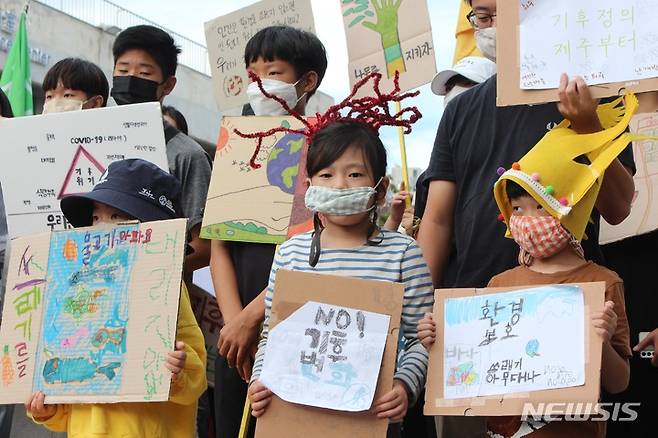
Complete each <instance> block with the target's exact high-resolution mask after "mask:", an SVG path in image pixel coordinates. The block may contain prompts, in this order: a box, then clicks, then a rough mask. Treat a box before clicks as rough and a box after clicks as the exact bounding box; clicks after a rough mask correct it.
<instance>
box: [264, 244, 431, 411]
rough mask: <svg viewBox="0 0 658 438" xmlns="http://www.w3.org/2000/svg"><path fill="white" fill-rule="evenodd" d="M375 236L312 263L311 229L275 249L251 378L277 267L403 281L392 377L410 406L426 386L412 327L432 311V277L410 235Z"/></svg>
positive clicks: (420, 349)
mask: <svg viewBox="0 0 658 438" xmlns="http://www.w3.org/2000/svg"><path fill="white" fill-rule="evenodd" d="M380 237H381V238H382V242H381V243H380V244H379V245H374V246H368V245H363V246H359V247H355V248H347V249H322V252H321V254H320V260H319V261H318V263H317V265H316V266H315V267H312V266H310V265H309V263H308V257H309V252H310V248H311V233H305V234H300V235H297V236H295V237H293V238H292V239H290V240H288V241H287V242H286V243H284V244H283V245H282V246H281V247H280V248H279V251H278V252H277V254H276V256H275V257H274V263H273V264H272V270H271V272H270V280H269V284H268V286H267V292H266V295H265V320H264V322H263V332H262V338H261V341H260V343H259V344H258V353H257V354H256V360H255V362H254V368H253V373H252V381H253V380H256V379H258V377H259V376H260V372H261V369H262V366H263V356H264V354H265V344H266V343H267V336H268V333H269V320H270V315H271V311H272V296H273V294H274V279H275V276H276V272H277V270H278V269H280V268H281V269H286V270H289V271H300V272H313V273H321V274H332V275H342V276H345V277H355V278H361V279H366V280H385V281H392V282H397V283H403V284H404V286H405V292H404V299H403V302H402V320H401V330H402V333H403V336H404V353H403V354H402V356H401V357H400V358H399V360H398V369H397V371H396V372H395V378H396V379H399V380H401V381H403V382H404V383H405V384H406V385H407V387H408V388H409V390H410V391H411V396H412V397H411V399H410V404H411V403H412V402H413V401H415V400H416V398H417V397H418V395H419V394H420V391H421V390H422V389H423V387H424V386H425V377H426V375H427V360H428V356H427V352H426V351H425V349H424V348H423V346H422V345H421V344H420V342H419V341H418V336H417V330H416V325H417V323H418V321H419V320H420V319H421V318H422V317H423V315H424V314H425V313H426V312H431V311H432V306H433V304H434V289H433V287H432V279H431V277H430V273H429V270H428V268H427V264H426V263H425V260H424V259H423V256H422V254H421V252H420V248H419V247H418V245H416V242H415V241H414V240H413V239H412V238H410V237H408V236H405V235H402V234H399V233H395V232H391V231H382V232H381V234H380Z"/></svg>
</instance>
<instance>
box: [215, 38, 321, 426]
mask: <svg viewBox="0 0 658 438" xmlns="http://www.w3.org/2000/svg"><path fill="white" fill-rule="evenodd" d="M244 62H245V67H246V68H247V69H248V70H249V71H251V72H252V73H253V74H255V75H257V76H258V77H259V78H261V81H262V85H263V87H264V89H265V90H266V91H267V92H269V93H272V94H275V95H277V96H278V97H280V98H281V99H283V100H284V101H285V102H286V103H287V105H288V106H289V107H290V108H291V109H294V110H295V111H296V112H298V113H300V114H304V112H305V109H306V103H307V101H308V99H309V98H310V97H311V96H312V95H313V93H314V92H315V90H317V88H318V86H319V85H320V83H321V82H322V78H323V77H324V74H325V71H326V69H327V56H326V53H325V49H324V46H323V45H322V42H321V41H320V40H319V39H318V38H317V37H316V36H315V35H313V34H312V33H310V32H305V31H302V30H298V29H295V28H292V27H288V26H271V27H267V28H264V29H262V30H260V31H259V32H257V33H256V34H255V35H254V36H253V37H252V38H251V39H250V40H249V42H248V43H247V46H246V47H245V53H244ZM247 95H248V97H249V105H246V106H245V111H243V113H244V115H253V114H255V115H258V116H276V115H283V114H287V112H286V110H284V109H283V108H282V107H281V106H280V105H279V104H278V103H277V102H276V101H274V100H272V99H269V98H267V97H266V96H265V95H264V94H263V93H261V91H260V89H259V88H258V84H257V83H256V82H253V83H251V84H250V85H249V87H248V89H247ZM275 249H276V246H275V245H271V244H261V243H246V242H228V241H220V240H213V241H212V242H211V260H210V269H211V273H212V278H213V284H214V287H215V292H216V295H217V303H218V304H219V308H220V311H221V312H222V316H223V318H224V323H225V325H224V327H223V328H222V330H221V332H220V339H219V344H218V351H219V355H218V357H217V360H216V363H215V418H216V430H217V438H234V437H236V436H237V435H238V433H239V431H240V424H241V421H242V415H243V405H244V402H245V399H246V396H247V383H246V382H247V381H249V378H250V377H251V368H252V364H253V353H254V352H255V350H256V345H257V343H258V335H259V333H260V325H261V322H262V320H263V290H264V289H265V287H266V286H267V279H268V276H269V273H270V268H271V266H272V260H273V258H274V252H275ZM254 427H255V421H251V422H250V429H249V431H248V436H253V434H254Z"/></svg>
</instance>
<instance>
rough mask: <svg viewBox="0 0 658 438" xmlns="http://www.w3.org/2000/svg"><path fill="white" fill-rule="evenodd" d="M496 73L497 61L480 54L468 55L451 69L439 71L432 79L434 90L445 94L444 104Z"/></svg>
mask: <svg viewBox="0 0 658 438" xmlns="http://www.w3.org/2000/svg"><path fill="white" fill-rule="evenodd" d="M495 74H496V63H495V62H493V61H490V60H489V59H487V58H482V57H480V56H467V57H465V58H464V59H462V60H460V61H459V62H458V63H457V64H455V65H454V66H453V67H452V68H451V69H448V70H443V71H441V72H439V73H437V75H436V76H434V79H432V92H433V93H434V94H436V95H437V96H443V97H444V98H443V106H444V107H446V106H448V103H450V102H451V101H452V100H453V99H454V98H455V97H457V96H459V95H460V94H462V93H463V92H465V91H467V90H469V89H471V88H473V87H474V86H476V85H478V84H481V83H482V82H484V81H486V80H487V79H489V78H490V77H491V76H493V75H495Z"/></svg>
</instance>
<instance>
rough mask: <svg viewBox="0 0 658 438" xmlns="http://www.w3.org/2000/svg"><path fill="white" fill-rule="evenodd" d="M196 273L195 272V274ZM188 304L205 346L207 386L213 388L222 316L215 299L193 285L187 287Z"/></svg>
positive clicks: (222, 322) (222, 323) (222, 321)
mask: <svg viewBox="0 0 658 438" xmlns="http://www.w3.org/2000/svg"><path fill="white" fill-rule="evenodd" d="M196 272H198V271H195V273H196ZM189 292H190V303H191V305H192V312H194V317H195V318H196V321H197V323H198V324H199V327H200V328H201V333H203V340H204V341H205V344H206V354H207V361H206V377H207V379H208V386H210V387H211V388H214V387H215V359H217V355H218V354H219V353H218V351H217V341H218V340H219V330H220V329H221V327H222V325H224V320H223V319H222V314H221V312H220V311H219V306H218V305H217V299H216V298H215V297H214V296H213V295H211V294H210V293H208V292H207V291H205V290H204V289H203V288H201V287H199V286H197V285H196V283H195V284H191V285H190V286H189Z"/></svg>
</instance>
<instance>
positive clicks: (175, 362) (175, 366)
mask: <svg viewBox="0 0 658 438" xmlns="http://www.w3.org/2000/svg"><path fill="white" fill-rule="evenodd" d="M186 359H187V353H186V352H185V342H181V341H176V350H175V351H170V352H169V353H167V362H166V363H165V366H166V367H167V369H168V370H169V371H171V381H172V382H175V381H176V380H178V375H179V374H180V372H181V371H183V368H185V360H186Z"/></svg>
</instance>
